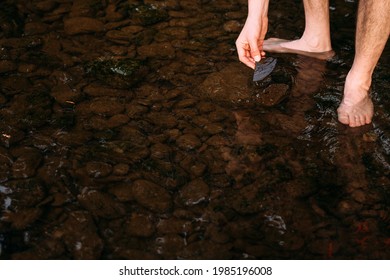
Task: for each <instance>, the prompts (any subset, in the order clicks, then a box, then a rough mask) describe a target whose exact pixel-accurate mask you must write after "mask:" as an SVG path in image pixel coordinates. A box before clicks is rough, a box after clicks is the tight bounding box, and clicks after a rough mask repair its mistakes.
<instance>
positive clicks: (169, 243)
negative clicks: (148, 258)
mask: <svg viewBox="0 0 390 280" xmlns="http://www.w3.org/2000/svg"><path fill="white" fill-rule="evenodd" d="M155 246H156V252H157V253H158V254H159V255H161V256H162V257H163V258H165V259H171V258H177V257H178V256H180V252H181V251H182V250H183V249H184V246H185V243H184V238H183V237H181V236H180V235H177V234H167V235H164V236H161V237H158V238H156V245H155Z"/></svg>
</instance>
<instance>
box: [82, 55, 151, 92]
mask: <svg viewBox="0 0 390 280" xmlns="http://www.w3.org/2000/svg"><path fill="white" fill-rule="evenodd" d="M85 71H86V73H87V74H88V75H89V76H90V77H93V78H97V79H98V80H100V81H101V82H103V83H106V84H107V85H110V86H112V87H114V88H119V89H128V88H131V87H132V86H134V85H135V84H136V83H137V82H139V81H140V80H141V79H142V78H143V77H144V76H145V75H146V73H147V67H145V66H144V65H143V63H142V62H141V61H139V60H135V59H131V58H124V59H119V60H116V59H105V60H96V61H92V62H89V63H87V64H86V66H85Z"/></svg>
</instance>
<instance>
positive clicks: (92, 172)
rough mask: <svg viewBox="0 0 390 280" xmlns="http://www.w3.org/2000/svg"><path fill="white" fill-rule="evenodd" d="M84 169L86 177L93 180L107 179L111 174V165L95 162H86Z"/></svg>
mask: <svg viewBox="0 0 390 280" xmlns="http://www.w3.org/2000/svg"><path fill="white" fill-rule="evenodd" d="M85 169H86V171H87V174H88V176H89V177H93V178H102V177H107V176H108V175H110V173H111V172H112V166H111V164H108V163H105V162H97V161H91V162H88V163H87V164H86V166H85Z"/></svg>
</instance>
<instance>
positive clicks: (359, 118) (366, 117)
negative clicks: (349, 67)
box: [337, 76, 374, 127]
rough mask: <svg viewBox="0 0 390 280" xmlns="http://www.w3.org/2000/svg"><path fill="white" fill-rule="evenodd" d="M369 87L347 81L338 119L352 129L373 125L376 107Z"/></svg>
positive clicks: (338, 110)
mask: <svg viewBox="0 0 390 280" xmlns="http://www.w3.org/2000/svg"><path fill="white" fill-rule="evenodd" d="M368 89H369V87H367V86H362V85H360V84H359V83H358V82H355V83H354V82H353V81H351V79H350V78H348V76H347V79H346V82H345V88H344V97H343V100H342V101H341V104H340V106H339V108H338V109H337V113H338V119H339V121H340V122H341V123H343V124H346V125H349V126H350V127H358V126H363V125H366V124H369V123H371V121H372V117H373V115H374V105H373V103H372V100H371V98H370V97H369V94H368Z"/></svg>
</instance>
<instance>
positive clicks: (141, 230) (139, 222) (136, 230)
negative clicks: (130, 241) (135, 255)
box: [126, 213, 155, 237]
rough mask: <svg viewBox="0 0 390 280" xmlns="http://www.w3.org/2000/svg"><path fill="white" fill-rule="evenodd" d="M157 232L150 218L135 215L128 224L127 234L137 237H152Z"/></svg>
mask: <svg viewBox="0 0 390 280" xmlns="http://www.w3.org/2000/svg"><path fill="white" fill-rule="evenodd" d="M154 232H155V226H154V224H153V222H152V220H151V218H150V217H149V216H146V215H143V214H136V213H133V214H132V215H131V217H130V219H129V220H128V221H127V222H126V233H127V234H129V235H130V236H136V237H150V236H152V235H153V233H154Z"/></svg>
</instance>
